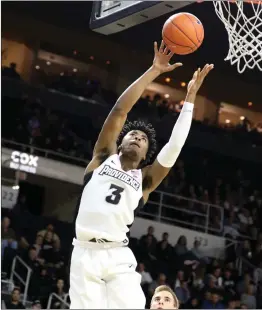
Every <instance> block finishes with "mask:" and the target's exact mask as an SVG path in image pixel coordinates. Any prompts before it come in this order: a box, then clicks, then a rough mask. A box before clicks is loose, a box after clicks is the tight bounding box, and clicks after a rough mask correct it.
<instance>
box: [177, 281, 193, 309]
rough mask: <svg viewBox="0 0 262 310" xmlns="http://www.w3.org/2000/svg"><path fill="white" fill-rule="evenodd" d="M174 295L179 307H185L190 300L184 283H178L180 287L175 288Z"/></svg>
mask: <svg viewBox="0 0 262 310" xmlns="http://www.w3.org/2000/svg"><path fill="white" fill-rule="evenodd" d="M175 294H176V296H177V299H178V300H179V303H180V304H181V305H185V304H186V303H187V301H188V300H189V298H190V292H189V289H188V286H187V282H186V281H181V282H180V286H177V287H176V289H175Z"/></svg>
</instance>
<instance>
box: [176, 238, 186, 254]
mask: <svg viewBox="0 0 262 310" xmlns="http://www.w3.org/2000/svg"><path fill="white" fill-rule="evenodd" d="M174 251H175V253H176V255H178V256H179V255H184V254H186V253H187V252H188V249H187V240H186V237H185V236H180V237H179V239H178V241H177V244H176V245H175V247H174Z"/></svg>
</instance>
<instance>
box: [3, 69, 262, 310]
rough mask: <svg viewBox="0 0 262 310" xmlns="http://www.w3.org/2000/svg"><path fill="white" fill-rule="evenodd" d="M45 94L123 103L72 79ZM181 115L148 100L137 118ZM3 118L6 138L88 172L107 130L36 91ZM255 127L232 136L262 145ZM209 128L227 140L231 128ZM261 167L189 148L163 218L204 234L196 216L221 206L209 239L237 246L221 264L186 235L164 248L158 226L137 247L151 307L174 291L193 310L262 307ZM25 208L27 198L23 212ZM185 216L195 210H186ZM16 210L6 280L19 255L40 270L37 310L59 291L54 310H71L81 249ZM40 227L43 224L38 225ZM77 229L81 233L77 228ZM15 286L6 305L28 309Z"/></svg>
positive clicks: (11, 216) (8, 219)
mask: <svg viewBox="0 0 262 310" xmlns="http://www.w3.org/2000/svg"><path fill="white" fill-rule="evenodd" d="M2 74H3V75H4V76H6V77H8V78H12V79H16V80H19V79H20V77H19V75H18V74H17V73H16V71H15V64H12V65H11V66H10V68H4V69H3V70H2ZM45 86H46V87H49V88H52V89H56V90H58V91H60V92H64V93H70V94H73V95H77V96H83V97H86V98H92V99H93V100H94V99H97V100H100V99H101V100H102V101H104V102H108V103H109V105H112V104H113V102H114V100H115V98H114V94H112V93H108V92H106V91H103V90H102V88H101V86H100V84H99V83H98V82H94V81H93V82H91V81H90V82H89V83H88V84H86V83H84V82H83V81H79V79H78V78H77V77H76V76H69V75H68V74H67V73H65V74H64V75H63V76H62V77H59V79H53V80H52V82H50V80H48V81H46V82H45ZM107 98H110V99H109V100H107ZM95 108H96V105H94V109H95ZM179 109H180V107H179V105H178V104H177V103H176V104H175V105H172V106H170V105H169V104H168V102H167V101H164V102H163V101H162V99H161V97H159V96H155V97H154V98H148V97H147V98H142V99H141V100H140V102H139V103H138V105H137V108H136V109H135V111H134V113H135V115H136V116H137V115H138V116H139V115H141V114H142V113H146V114H147V118H148V119H149V120H153V121H155V120H156V121H158V120H161V118H163V116H164V115H165V114H166V112H167V110H169V113H171V114H174V115H173V116H174V119H175V118H176V117H177V114H178V112H179ZM2 113H3V114H2V115H3V126H2V135H3V138H4V139H6V140H11V141H13V142H18V143H21V144H25V145H29V148H30V152H32V153H33V154H37V155H38V154H41V153H39V152H41V150H39V148H40V149H47V150H50V151H51V152H55V153H56V154H60V155H66V156H68V158H67V159H66V158H63V159H61V160H65V161H69V162H70V160H72V158H78V159H79V160H81V162H80V161H79V163H80V164H81V165H83V163H84V161H85V160H86V159H89V158H90V156H91V154H92V147H93V145H94V143H95V139H96V137H97V133H98V130H99V129H100V125H99V126H98V125H97V124H96V123H97V120H94V119H91V118H86V117H85V118H83V117H81V116H77V115H72V114H70V113H68V112H65V111H61V110H57V109H55V107H54V108H53V109H51V108H49V107H46V106H45V105H44V104H43V103H42V101H41V99H40V98H32V97H30V96H28V94H27V93H25V94H23V95H22V96H20V97H19V98H14V97H11V96H7V95H6V96H4V97H3V98H2ZM10 115H12V118H10ZM247 124H248V123H247V121H244V122H243V123H242V124H240V126H239V127H238V128H234V130H233V129H230V130H232V131H234V134H235V133H237V134H240V135H243V137H244V138H246V133H248V139H249V138H250V137H251V138H250V139H255V141H256V143H257V141H258V144H259V143H260V142H261V135H260V133H259V127H258V128H254V129H252V130H249V131H248V130H247ZM201 126H207V125H206V124H201ZM205 128H206V127H205ZM208 128H209V130H215V131H217V130H218V131H219V133H221V130H224V129H221V128H215V129H214V128H213V129H212V128H211V127H210V126H209V127H208ZM227 130H228V129H227ZM252 137H253V138H252ZM259 141H260V142H259ZM162 142H163V141H162ZM2 144H3V146H8V142H4V141H3V142H2ZM160 144H161V143H160ZM160 146H161V145H160ZM17 148H21V149H22V150H25V149H24V148H25V146H19V145H18V146H17ZM55 153H54V154H53V156H55ZM192 154H193V156H192ZM51 157H52V155H51ZM61 158H62V157H61ZM259 169H260V170H261V168H259V167H257V166H256V165H255V164H253V163H251V162H244V161H241V160H236V159H232V158H229V157H225V156H222V155H218V154H214V153H212V152H207V151H203V150H199V149H197V148H194V149H193V152H192V147H186V148H185V149H184V150H183V152H182V154H181V156H180V158H179V160H178V161H177V163H176V165H175V167H174V169H173V170H172V171H171V173H170V175H169V176H168V177H167V178H166V179H165V181H164V182H163V183H162V184H161V186H160V187H159V190H161V191H164V192H167V193H170V194H172V195H170V196H168V195H166V196H164V200H163V203H164V204H165V205H169V206H171V207H172V206H175V207H176V208H175V209H172V208H171V209H170V208H166V209H165V208H163V211H162V212H163V213H162V215H164V216H165V218H171V219H172V218H174V219H179V220H180V224H178V225H181V226H184V227H190V228H192V227H193V228H194V229H195V230H200V231H201V230H202V227H205V224H206V219H205V217H201V216H199V215H197V214H196V213H195V211H196V210H197V212H198V213H199V214H202V215H203V216H205V214H206V212H207V207H208V206H209V205H211V204H214V205H215V206H217V207H214V208H211V209H210V210H211V212H210V214H209V218H208V222H209V226H208V227H205V231H206V232H208V233H211V234H216V235H220V236H222V235H223V236H226V237H228V239H232V240H233V242H231V241H230V242H231V243H230V242H229V244H228V246H227V248H226V251H225V252H226V253H225V257H222V258H217V259H215V258H211V257H207V256H206V255H205V253H203V252H202V250H201V245H200V244H199V241H198V240H196V241H195V243H194V246H193V248H192V249H191V248H188V246H187V238H186V236H180V237H178V240H177V243H176V244H170V241H169V235H168V233H163V238H162V240H157V239H156V238H155V236H154V228H153V227H149V228H148V232H147V234H145V235H144V236H142V237H141V239H139V240H137V239H134V238H131V239H130V247H131V248H132V250H133V251H134V253H135V256H136V258H137V261H138V267H137V271H138V272H139V273H140V274H141V276H142V283H141V285H142V288H143V290H144V292H145V294H146V296H147V306H148V305H149V300H150V298H151V297H152V294H153V292H154V289H155V288H156V287H157V286H158V285H163V284H168V285H169V286H170V287H171V288H173V289H174V291H175V293H176V295H177V297H178V299H179V301H180V303H181V307H182V308H185V309H211V308H212V309H213V308H215V309H240V308H241V309H254V308H259V307H262V229H261V218H262V196H261V195H262V193H261V191H260V190H261V188H262V186H261V185H262V183H261V179H258V177H257V176H258V175H259V171H260V170H259ZM182 197H187V199H183V198H182ZM152 200H154V194H153V195H152ZM21 203H23V202H22V201H21V197H20V200H19V201H18V204H21ZM184 208H186V209H187V211H189V212H187V213H185V212H183V209H184ZM15 210H17V209H16V208H14V210H13V211H11V212H6V214H3V218H2V226H1V231H2V237H1V238H2V240H1V248H2V252H1V259H2V276H4V275H5V277H6V278H9V277H10V273H11V266H12V261H13V259H14V257H15V256H16V255H19V256H20V257H21V258H22V259H23V261H24V262H25V263H26V264H27V265H28V266H29V267H30V268H31V269H32V271H33V272H32V275H31V278H30V284H29V290H28V298H29V300H30V301H32V307H33V308H36V309H40V308H46V306H47V304H48V298H49V296H50V294H51V293H55V294H56V296H59V297H60V298H61V299H57V298H54V299H53V301H52V304H51V308H55V309H59V308H61V307H62V308H63V307H65V305H64V304H63V303H62V302H61V300H64V301H65V302H69V299H68V295H67V293H68V286H69V283H68V274H69V261H70V251H68V246H67V245H68V244H70V243H71V240H70V237H68V236H67V237H65V236H64V234H63V231H62V230H61V231H60V232H58V231H57V230H56V228H55V226H54V225H53V224H49V225H47V226H46V228H44V227H42V226H41V225H42V224H41V223H40V222H39V227H38V230H36V229H31V228H30V227H28V228H27V229H25V228H24V227H23V228H21V223H19V221H20V218H21V220H22V219H23V211H22V210H20V211H19V212H20V213H19V214H18V213H17V212H15ZM145 211H146V212H145V213H146V214H147V215H146V216H147V217H148V216H149V217H150V218H153V219H154V218H156V217H157V216H158V213H157V212H158V211H157V210H155V209H154V208H151V206H150V204H148V205H147V206H146V207H145ZM141 216H144V215H141ZM31 220H32V221H36V223H37V221H38V219H37V218H33V217H32V218H31ZM183 223H184V224H183ZM188 223H190V226H188V225H189V224H188ZM70 227H71V230H72V231H73V226H72V225H71V226H70ZM65 239H66V240H65ZM18 271H19V274H22V275H23V278H25V276H26V274H25V270H24V269H23V268H20V269H19V270H18ZM15 285H16V288H15V289H14V290H13V292H12V295H11V299H10V301H7V302H6V307H7V308H9V309H21V308H22V307H23V305H22V304H21V302H20V294H21V292H22V293H23V292H24V291H23V290H24V287H22V286H21V283H20V282H19V281H17V280H16V282H15Z"/></svg>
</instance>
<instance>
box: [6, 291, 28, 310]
mask: <svg viewBox="0 0 262 310" xmlns="http://www.w3.org/2000/svg"><path fill="white" fill-rule="evenodd" d="M5 305H6V308H7V309H25V306H24V305H23V304H22V303H21V302H20V289H19V288H14V289H13V291H12V295H11V300H10V301H7V302H6V304H5Z"/></svg>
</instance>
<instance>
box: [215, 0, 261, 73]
mask: <svg viewBox="0 0 262 310" xmlns="http://www.w3.org/2000/svg"><path fill="white" fill-rule="evenodd" d="M213 3H214V7H215V10H216V14H217V15H218V17H219V18H220V20H221V21H222V22H223V23H224V25H225V28H226V30H227V32H228V41H229V51H228V55H227V57H226V58H225V60H228V61H230V63H231V64H232V65H234V64H236V65H237V70H238V72H239V73H243V72H244V71H245V70H246V69H247V68H249V69H254V68H255V67H257V68H258V69H259V70H260V71H262V1H246V2H245V1H243V0H235V1H219V0H218V1H213Z"/></svg>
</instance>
